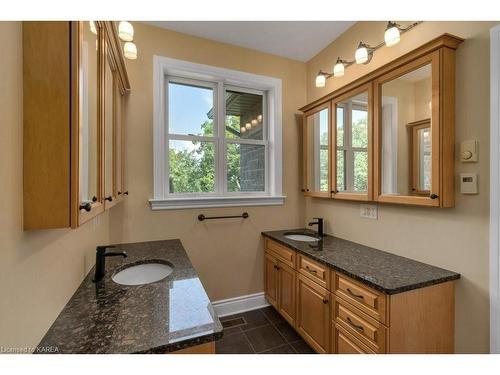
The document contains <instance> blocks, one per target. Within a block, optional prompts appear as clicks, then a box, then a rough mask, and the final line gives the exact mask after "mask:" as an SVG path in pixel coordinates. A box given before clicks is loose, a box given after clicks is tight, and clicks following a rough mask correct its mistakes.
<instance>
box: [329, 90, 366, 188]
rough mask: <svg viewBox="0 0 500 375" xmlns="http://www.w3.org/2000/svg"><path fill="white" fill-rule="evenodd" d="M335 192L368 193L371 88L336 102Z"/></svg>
mask: <svg viewBox="0 0 500 375" xmlns="http://www.w3.org/2000/svg"><path fill="white" fill-rule="evenodd" d="M335 122H336V124H335V152H336V168H335V169H336V193H342V192H346V193H367V192H368V91H364V92H361V93H359V94H357V95H354V96H351V97H349V98H347V99H344V100H340V101H338V102H336V104H335Z"/></svg>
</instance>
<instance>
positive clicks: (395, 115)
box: [380, 63, 432, 196]
mask: <svg viewBox="0 0 500 375" xmlns="http://www.w3.org/2000/svg"><path fill="white" fill-rule="evenodd" d="M380 116H381V129H380V130H381V140H382V150H381V151H382V153H381V154H382V159H381V167H382V181H381V189H382V194H388V195H414V196H419V195H422V196H428V195H429V194H430V191H431V187H432V66H431V64H430V63H429V64H427V65H424V66H422V67H420V68H418V69H415V70H413V71H411V72H409V73H406V74H404V75H402V76H399V77H397V78H395V79H393V80H391V81H388V82H385V83H384V84H382V87H381V113H380Z"/></svg>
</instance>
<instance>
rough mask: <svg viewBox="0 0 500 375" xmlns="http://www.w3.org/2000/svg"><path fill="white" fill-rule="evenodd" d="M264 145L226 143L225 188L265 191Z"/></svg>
mask: <svg viewBox="0 0 500 375" xmlns="http://www.w3.org/2000/svg"><path fill="white" fill-rule="evenodd" d="M265 160H266V159H265V146H263V145H246V144H237V143H228V145H227V190H228V191H230V192H238V191H265Z"/></svg>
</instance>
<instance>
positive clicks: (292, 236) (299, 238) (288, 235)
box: [285, 232, 319, 242]
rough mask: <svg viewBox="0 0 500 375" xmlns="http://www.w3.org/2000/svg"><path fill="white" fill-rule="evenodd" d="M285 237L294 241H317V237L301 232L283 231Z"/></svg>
mask: <svg viewBox="0 0 500 375" xmlns="http://www.w3.org/2000/svg"><path fill="white" fill-rule="evenodd" d="M285 238H288V239H289V240H294V241H301V242H316V241H319V238H318V237H314V236H312V235H308V234H303V233H293V232H290V233H285Z"/></svg>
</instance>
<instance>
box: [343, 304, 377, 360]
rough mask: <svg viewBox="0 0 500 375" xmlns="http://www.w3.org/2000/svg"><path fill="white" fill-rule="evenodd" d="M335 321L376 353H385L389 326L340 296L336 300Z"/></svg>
mask: <svg viewBox="0 0 500 375" xmlns="http://www.w3.org/2000/svg"><path fill="white" fill-rule="evenodd" d="M334 322H335V323H336V324H338V325H340V326H341V327H343V328H344V329H345V330H346V331H347V332H349V333H350V334H351V335H353V336H354V337H356V338H357V339H358V340H360V341H361V342H363V343H364V344H365V345H367V346H368V347H369V348H370V349H372V350H373V351H375V352H376V353H385V348H386V344H385V341H386V336H387V328H386V327H385V326H384V325H383V324H381V323H380V322H378V321H377V320H375V319H373V318H372V317H370V316H369V315H367V314H365V313H363V312H361V311H360V310H358V309H356V308H355V307H353V306H352V305H350V304H349V303H348V302H346V301H344V300H342V299H341V298H338V297H336V298H335V302H334Z"/></svg>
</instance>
